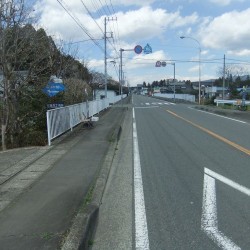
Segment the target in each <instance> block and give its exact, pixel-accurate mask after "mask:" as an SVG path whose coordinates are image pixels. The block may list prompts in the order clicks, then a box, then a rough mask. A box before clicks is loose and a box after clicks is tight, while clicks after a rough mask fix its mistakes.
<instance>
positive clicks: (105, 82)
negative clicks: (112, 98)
mask: <svg viewBox="0 0 250 250" xmlns="http://www.w3.org/2000/svg"><path fill="white" fill-rule="evenodd" d="M116 20H117V18H113V17H112V18H109V17H108V18H107V17H105V18H104V85H105V98H107V38H112V37H113V35H112V33H111V36H110V37H107V22H108V21H116Z"/></svg>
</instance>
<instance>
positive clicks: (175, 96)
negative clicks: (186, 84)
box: [154, 93, 195, 102]
mask: <svg viewBox="0 0 250 250" xmlns="http://www.w3.org/2000/svg"><path fill="white" fill-rule="evenodd" d="M154 96H158V97H165V98H169V99H179V100H185V101H189V102H195V96H194V95H189V94H172V93H171V94H165V93H155V94H154Z"/></svg>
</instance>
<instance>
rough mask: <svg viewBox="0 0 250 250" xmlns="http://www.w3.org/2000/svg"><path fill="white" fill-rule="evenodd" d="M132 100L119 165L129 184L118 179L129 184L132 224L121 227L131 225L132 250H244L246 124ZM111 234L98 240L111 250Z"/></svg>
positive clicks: (249, 218)
mask: <svg viewBox="0 0 250 250" xmlns="http://www.w3.org/2000/svg"><path fill="white" fill-rule="evenodd" d="M132 99H133V100H132V102H133V103H132V104H133V111H132V114H131V115H132V118H133V119H132V127H133V131H132V132H131V138H133V144H131V147H132V148H133V159H131V162H130V163H131V165H130V163H128V161H127V163H126V164H124V165H122V164H123V162H121V163H120V164H121V166H120V167H121V168H123V169H126V168H128V169H130V168H132V169H133V177H132V179H131V178H130V177H129V176H127V177H126V176H124V177H123V179H124V180H126V181H127V185H130V183H131V182H132V183H133V197H131V200H130V199H127V202H128V203H131V209H132V211H134V212H133V216H132V217H131V216H130V217H129V216H127V218H132V221H131V223H127V222H126V223H122V224H120V225H124V227H126V225H127V224H129V225H130V231H131V236H132V237H128V239H131V238H132V239H134V240H133V243H131V249H155V250H164V249H209V250H210V249H250V210H249V207H250V133H249V131H250V124H249V123H246V122H242V121H239V120H234V119H228V118H226V117H221V116H216V115H214V114H209V113H206V112H200V111H199V110H196V109H192V107H191V106H192V105H188V104H178V103H177V104H175V103H171V102H168V101H163V100H159V99H156V98H150V97H145V96H140V95H134V96H133V98H132ZM130 126H131V125H130ZM126 138H128V136H127V137H126ZM121 150H123V149H121ZM118 151H119V148H118ZM121 152H122V151H121ZM121 152H120V153H121ZM124 153H125V152H124ZM113 178H115V177H114V176H113ZM107 192H108V190H107ZM119 192H120V193H119V195H120V197H122V196H124V194H123V193H122V191H121V190H120V191H119ZM119 195H116V196H119ZM104 203H105V200H104ZM109 211H110V212H109V213H110V214H112V210H109ZM128 211H129V210H127V212H126V211H122V212H121V217H122V216H123V215H122V213H124V214H126V213H129V212H128ZM102 216H107V214H106V215H105V214H102ZM111 217H112V216H111ZM100 220H102V219H101V218H100ZM108 223H110V224H112V223H115V221H114V222H112V219H109V222H108ZM131 225H134V226H133V228H134V229H132V230H131ZM102 226H103V225H102ZM99 227H101V223H100V225H99ZM104 227H105V226H104ZM120 227H121V226H120ZM105 228H107V227H105ZM110 228H112V227H110ZM121 228H122V227H121ZM97 231H98V230H97ZM106 231H107V230H106ZM116 231H119V227H118V228H116ZM116 233H117V232H110V234H111V236H110V237H107V236H106V238H105V239H102V240H103V241H104V240H107V241H108V242H109V246H112V237H115V235H116ZM97 237H99V236H97ZM124 241H126V237H125V236H124ZM99 243H101V242H99ZM100 246H101V244H100V245H99V246H98V247H96V248H95V249H105V248H101V247H100ZM113 249H117V248H116V247H115V245H113Z"/></svg>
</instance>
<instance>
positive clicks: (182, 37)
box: [180, 36, 201, 104]
mask: <svg viewBox="0 0 250 250" xmlns="http://www.w3.org/2000/svg"><path fill="white" fill-rule="evenodd" d="M180 38H181V39H184V38H189V39H192V40H194V41H195V42H197V43H198V45H199V104H201V44H200V42H199V41H198V40H196V39H195V38H193V37H190V36H181V37H180Z"/></svg>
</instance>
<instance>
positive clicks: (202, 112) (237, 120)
mask: <svg viewBox="0 0 250 250" xmlns="http://www.w3.org/2000/svg"><path fill="white" fill-rule="evenodd" d="M189 108H190V109H194V108H192V107H189ZM194 110H196V111H198V112H202V113H206V114H209V115H214V116H218V117H221V118H225V119H228V120H232V121H235V122H240V123H244V124H246V123H247V122H244V121H241V120H237V119H234V118H229V117H226V116H223V115H217V114H214V113H210V112H207V111H204V110H199V109H194Z"/></svg>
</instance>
